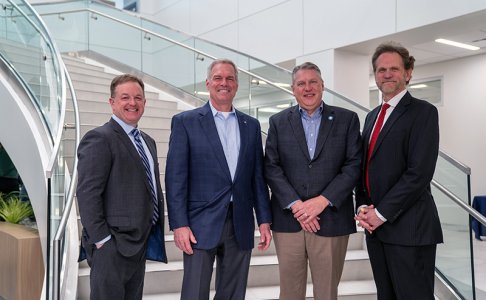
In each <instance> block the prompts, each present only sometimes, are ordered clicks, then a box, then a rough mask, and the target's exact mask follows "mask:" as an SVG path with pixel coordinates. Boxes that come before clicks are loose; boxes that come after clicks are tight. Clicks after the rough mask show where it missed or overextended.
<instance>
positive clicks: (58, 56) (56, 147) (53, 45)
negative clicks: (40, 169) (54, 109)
mask: <svg viewBox="0 0 486 300" xmlns="http://www.w3.org/2000/svg"><path fill="white" fill-rule="evenodd" d="M7 1H8V2H9V3H10V4H11V5H12V6H14V7H15V8H16V9H17V10H18V11H19V13H20V14H21V15H22V16H23V17H24V18H25V19H26V20H27V22H29V23H30V25H32V27H33V28H34V29H35V30H36V31H37V32H38V33H39V35H40V36H41V37H42V39H43V40H44V41H45V42H46V45H47V46H48V47H49V48H50V49H51V53H53V54H54V55H55V57H56V60H57V62H58V64H59V69H60V70H61V75H60V79H61V82H60V86H61V110H60V112H61V116H60V118H59V120H60V121H59V125H58V128H57V132H56V135H55V136H54V139H53V140H54V145H53V148H52V150H53V151H52V153H51V157H50V158H49V162H48V163H47V167H46V176H47V177H48V178H50V177H51V176H52V170H53V168H54V164H55V162H56V159H57V156H58V153H59V148H60V147H61V137H62V130H63V123H64V116H65V108H66V82H65V80H64V76H63V74H62V73H63V68H62V64H61V62H62V58H61V53H60V52H59V50H58V49H57V47H56V43H55V42H54V41H53V40H52V39H51V36H50V35H47V36H46V35H45V34H44V32H48V31H47V26H46V24H44V22H43V21H42V18H41V17H40V16H39V15H38V14H37V12H36V11H35V9H33V8H32V6H31V5H30V4H29V3H28V2H27V1H25V5H26V6H27V7H28V8H29V9H30V11H31V12H32V13H33V15H34V16H35V17H36V19H37V21H38V22H39V23H40V24H41V25H42V27H43V29H44V30H41V29H40V28H39V27H38V26H37V24H35V23H34V22H33V21H32V19H31V18H30V17H29V16H27V15H26V14H25V12H24V11H23V10H22V9H20V7H19V6H18V5H17V4H16V3H14V2H12V1H11V0H7ZM51 134H52V133H51Z"/></svg>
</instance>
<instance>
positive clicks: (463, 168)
mask: <svg viewBox="0 0 486 300" xmlns="http://www.w3.org/2000/svg"><path fill="white" fill-rule="evenodd" d="M86 11H88V12H91V13H94V14H98V15H101V16H103V17H105V18H108V19H110V20H113V21H115V22H118V23H122V24H124V25H126V26H129V27H131V28H135V29H137V30H140V31H142V32H145V33H149V34H151V35H154V36H156V37H158V38H160V39H163V40H165V41H168V42H170V43H174V44H176V45H178V46H181V47H183V48H185V49H187V50H190V51H192V52H194V53H197V54H200V55H203V56H206V57H208V58H211V59H217V57H215V56H213V55H210V54H208V53H205V52H203V51H200V50H198V49H195V48H193V47H190V46H187V45H185V44H183V43H180V42H178V41H176V40H173V39H171V38H168V37H165V36H163V35H161V34H158V33H156V32H153V31H151V30H148V29H145V28H143V27H140V26H137V25H133V24H131V23H129V22H126V21H123V20H120V19H118V18H116V17H113V16H110V15H107V14H105V13H102V12H99V11H97V10H94V9H91V8H82V9H74V10H69V11H64V12H62V13H76V12H86ZM57 14H59V12H55V13H44V14H43V15H57ZM238 70H239V71H241V72H243V73H245V74H247V75H249V76H252V77H254V78H257V79H258V80H262V81H264V82H266V83H267V84H269V85H271V86H273V87H275V88H277V89H279V90H281V91H283V92H285V93H287V94H289V95H293V93H292V92H291V91H290V90H287V89H285V88H283V87H281V86H279V85H277V84H275V83H273V82H271V81H269V80H268V79H266V78H263V77H261V76H260V75H257V74H254V73H252V72H250V71H247V70H244V69H242V68H240V67H238ZM283 70H284V69H283ZM285 71H286V72H288V71H287V70H285ZM288 73H289V74H290V72H288ZM327 92H329V93H330V94H332V95H335V96H339V97H340V98H341V99H343V100H345V101H346V102H348V103H350V104H352V105H354V106H356V107H357V108H359V109H361V110H364V111H366V112H369V111H370V109H368V108H366V107H364V106H362V105H360V104H359V103H356V102H355V101H353V100H351V99H349V98H346V97H344V96H342V95H339V94H338V93H336V92H334V91H331V90H327ZM439 155H440V156H441V157H443V158H444V159H446V160H447V161H448V162H450V163H451V164H453V165H454V166H456V167H457V168H458V169H460V170H461V171H462V172H464V173H465V174H467V175H470V174H471V169H470V168H469V167H468V166H466V165H464V164H463V163H461V162H459V161H457V160H455V159H453V158H452V157H451V156H449V155H448V154H446V153H444V152H443V151H439ZM432 184H434V185H435V186H437V188H438V189H440V190H441V191H442V190H443V189H444V190H445V191H447V193H446V194H447V195H448V196H449V194H450V195H452V196H453V197H450V196H449V197H450V198H451V199H453V200H454V201H456V199H458V201H459V202H460V206H461V207H462V205H466V206H467V207H468V208H467V209H466V208H464V209H465V210H466V211H468V212H470V210H472V211H473V213H470V214H471V215H472V216H473V217H475V218H476V215H477V211H476V210H475V209H474V208H472V207H471V206H469V205H467V204H464V202H462V201H461V200H460V199H459V198H458V197H457V196H455V195H454V194H452V193H451V192H450V191H449V190H447V189H446V188H445V187H443V186H442V185H440V184H439V183H438V182H436V181H435V180H433V181H432ZM454 197H455V198H454ZM459 202H458V203H459ZM479 216H480V217H482V216H481V215H479ZM476 219H477V218H476ZM483 219H484V217H483Z"/></svg>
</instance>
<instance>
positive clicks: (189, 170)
mask: <svg viewBox="0 0 486 300" xmlns="http://www.w3.org/2000/svg"><path fill="white" fill-rule="evenodd" d="M236 116H237V119H238V126H239V131H240V150H239V156H238V162H237V167H236V172H235V175H234V179H233V180H232V178H231V174H230V170H229V168H228V164H227V162H226V158H225V155H224V151H223V146H222V144H221V141H220V138H219V135H218V131H217V129H216V124H215V121H214V116H213V114H212V111H211V108H210V106H209V103H208V104H206V105H204V106H202V107H199V108H196V109H193V110H191V111H186V112H182V113H180V114H178V115H176V116H174V117H173V118H172V126H171V138H170V143H169V152H168V155H167V167H166V176H165V186H166V196H167V209H168V213H169V215H168V216H169V225H170V228H171V229H172V230H174V229H176V228H180V227H184V226H189V227H190V228H191V230H192V232H193V234H194V236H195V237H196V239H197V243H196V244H193V245H192V247H193V249H196V250H208V251H209V250H211V251H212V250H213V249H216V247H217V246H218V243H219V242H220V240H221V238H222V235H229V236H231V238H232V239H235V240H236V243H237V245H236V247H235V248H237V249H235V251H241V250H243V251H248V253H249V252H250V250H251V249H252V248H253V246H254V233H255V219H254V212H255V215H256V218H257V222H258V224H262V223H271V221H272V216H271V211H270V201H269V197H268V188H267V186H266V184H265V181H264V178H263V150H262V140H261V131H260V124H259V122H258V121H257V120H256V119H254V118H252V117H250V116H248V115H245V114H243V113H241V112H239V111H238V110H236ZM231 198H232V205H231V206H230V199H231ZM230 207H232V210H233V214H232V215H231V223H232V227H233V228H232V229H231V230H229V233H228V234H223V232H226V229H225V224H228V222H227V217H228V210H229V209H230ZM233 236H234V237H233ZM238 249H239V250H238ZM218 255H219V254H218ZM224 255H225V256H227V257H229V258H230V260H231V257H232V254H231V253H224ZM192 262H193V260H191V263H192ZM211 266H212V264H211ZM186 267H187V266H186V260H185V262H184V268H185V274H184V276H185V277H186V276H191V274H186V272H188V271H187V270H186ZM248 268H249V261H248V263H247V264H246V265H241V266H240V267H239V268H238V270H235V272H234V273H233V274H232V277H233V280H244V281H242V282H246V280H247V278H246V277H247V272H248ZM211 272H212V267H211V269H210V271H208V272H205V273H204V274H199V273H197V274H192V277H194V278H193V279H194V280H197V281H202V280H209V279H210V277H211ZM238 276H239V277H238ZM207 277H209V279H208V278H207ZM216 277H218V276H216ZM199 278H201V279H199ZM237 278H239V279H237ZM223 279H224V280H229V278H223ZM207 285H208V286H207V288H209V281H207ZM189 288H191V289H194V287H189ZM203 288H206V287H203ZM245 288H246V286H244V287H242V288H240V289H239V291H238V292H237V293H238V294H239V295H234V298H233V296H231V299H241V298H243V297H244V292H245ZM183 289H185V287H184V286H183ZM217 293H218V291H217ZM183 294H184V291H183ZM208 294H209V293H208ZM198 299H204V298H198ZM228 299H230V298H228Z"/></svg>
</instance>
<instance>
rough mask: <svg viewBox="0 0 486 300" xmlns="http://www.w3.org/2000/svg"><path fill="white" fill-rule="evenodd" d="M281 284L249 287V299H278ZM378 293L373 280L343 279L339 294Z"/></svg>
mask: <svg viewBox="0 0 486 300" xmlns="http://www.w3.org/2000/svg"><path fill="white" fill-rule="evenodd" d="M312 287H313V286H312V283H309V284H307V289H306V298H308V297H312ZM279 290H280V288H279V286H278V285H275V286H263V287H249V288H247V289H246V297H245V299H247V300H257V299H278V294H279ZM372 294H376V287H375V282H374V281H373V280H357V281H341V282H340V283H339V287H338V295H339V296H350V295H372ZM213 296H214V290H211V296H210V297H211V298H212V297H213ZM143 299H144V300H152V299H159V300H173V299H174V300H176V299H177V300H178V299H180V293H164V294H148V295H143Z"/></svg>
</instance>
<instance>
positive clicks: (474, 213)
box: [432, 179, 486, 226]
mask: <svg viewBox="0 0 486 300" xmlns="http://www.w3.org/2000/svg"><path fill="white" fill-rule="evenodd" d="M432 185H433V186H435V187H436V188H437V189H439V190H440V191H441V192H442V193H444V194H445V195H446V196H447V197H449V198H450V199H451V200H452V201H454V202H455V203H456V204H457V205H459V206H460V207H461V208H462V209H463V210H465V211H466V212H467V213H468V214H469V215H470V216H471V217H473V218H474V219H476V220H478V221H479V222H480V223H481V224H483V225H484V226H486V218H485V217H484V216H483V215H482V214H481V213H480V212H478V211H477V210H475V209H474V208H473V207H472V206H470V205H469V204H467V203H464V202H463V201H462V200H461V199H460V198H459V197H457V196H456V195H455V194H454V193H452V192H451V191H449V190H448V189H447V188H446V187H444V186H443V185H442V184H440V183H438V182H437V181H435V180H434V179H432Z"/></svg>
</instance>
